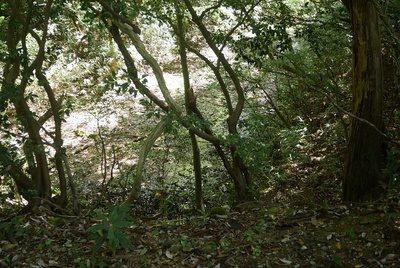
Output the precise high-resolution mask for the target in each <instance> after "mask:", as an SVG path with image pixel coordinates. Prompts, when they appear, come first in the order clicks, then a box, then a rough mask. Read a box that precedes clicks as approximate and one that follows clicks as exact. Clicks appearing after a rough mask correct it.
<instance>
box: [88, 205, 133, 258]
mask: <svg viewBox="0 0 400 268" xmlns="http://www.w3.org/2000/svg"><path fill="white" fill-rule="evenodd" d="M110 210H112V212H111V214H110V215H109V216H106V215H104V214H103V213H102V212H98V217H99V218H100V220H101V221H102V223H99V224H95V225H93V226H91V227H89V228H88V229H87V230H86V231H87V232H93V234H92V235H91V236H90V237H89V238H91V239H96V242H95V245H94V248H93V251H94V252H97V251H98V250H99V249H100V247H101V245H102V244H103V243H104V242H106V241H108V243H109V246H110V248H111V250H112V252H113V254H115V252H116V251H117V249H121V248H123V249H126V248H127V247H129V246H131V245H132V244H131V242H130V241H129V240H128V239H127V238H126V236H125V235H124V234H123V233H122V231H121V228H123V227H129V226H132V223H131V222H129V221H128V220H131V219H132V218H131V216H130V215H129V214H128V212H129V210H130V206H129V205H121V206H120V205H116V206H114V207H110Z"/></svg>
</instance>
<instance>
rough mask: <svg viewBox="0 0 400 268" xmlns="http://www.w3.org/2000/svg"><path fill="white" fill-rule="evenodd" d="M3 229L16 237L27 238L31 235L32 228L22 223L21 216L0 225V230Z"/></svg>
mask: <svg viewBox="0 0 400 268" xmlns="http://www.w3.org/2000/svg"><path fill="white" fill-rule="evenodd" d="M1 229H4V230H6V231H7V232H10V233H12V234H13V235H14V236H16V237H27V236H29V235H30V234H31V233H32V226H31V225H26V224H25V223H24V222H23V221H22V216H16V217H14V218H12V219H11V220H10V221H9V222H2V223H0V230H1Z"/></svg>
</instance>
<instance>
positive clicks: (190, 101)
mask: <svg viewBox="0 0 400 268" xmlns="http://www.w3.org/2000/svg"><path fill="white" fill-rule="evenodd" d="M174 5H175V12H176V18H177V22H178V35H177V36H178V44H179V54H180V57H181V66H182V75H183V81H184V89H185V108H186V113H187V114H188V115H189V114H194V111H196V110H198V109H197V105H196V97H195V95H194V92H193V89H192V88H191V86H190V78H189V68H188V63H187V55H186V46H185V32H184V28H183V22H182V14H181V10H180V7H179V6H178V3H177V1H174ZM189 136H190V141H191V144H192V154H193V157H192V159H193V171H194V177H195V198H196V201H195V203H196V208H197V209H199V210H204V204H203V193H202V175H201V156H200V148H199V144H198V142H197V137H196V135H195V133H194V132H193V131H191V130H189Z"/></svg>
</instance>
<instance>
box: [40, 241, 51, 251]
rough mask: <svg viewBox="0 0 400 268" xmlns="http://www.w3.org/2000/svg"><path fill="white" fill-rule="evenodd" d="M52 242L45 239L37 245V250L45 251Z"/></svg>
mask: <svg viewBox="0 0 400 268" xmlns="http://www.w3.org/2000/svg"><path fill="white" fill-rule="evenodd" d="M51 243H52V241H51V240H50V239H47V240H46V241H44V242H43V243H42V244H39V245H38V249H39V250H43V249H47V248H50V246H51Z"/></svg>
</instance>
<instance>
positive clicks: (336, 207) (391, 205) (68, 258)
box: [0, 197, 400, 267]
mask: <svg viewBox="0 0 400 268" xmlns="http://www.w3.org/2000/svg"><path fill="white" fill-rule="evenodd" d="M321 200H322V199H321ZM292 201H293V202H292ZM332 201H333V200H332ZM132 216H133V219H132V220H131V221H130V222H131V223H132V226H130V227H124V228H121V230H122V231H123V233H124V234H125V236H126V237H127V238H128V239H129V241H130V242H131V243H132V244H131V246H129V247H127V248H126V249H118V250H116V252H115V254H113V252H112V250H111V246H110V244H107V242H106V243H104V244H103V245H102V247H101V248H100V249H99V250H98V251H97V252H96V253H94V252H93V247H94V244H95V240H94V239H91V238H90V237H89V236H90V234H91V233H90V232H88V231H87V229H88V228H89V227H90V226H92V225H94V224H99V223H100V222H99V220H95V219H93V218H92V217H74V216H61V215H53V214H52V213H46V212H45V211H42V213H36V214H34V215H33V214H23V215H20V216H18V217H14V218H13V220H12V222H11V223H10V224H9V226H8V228H6V229H4V232H2V234H1V233H0V267H400V255H399V254H400V244H399V239H400V229H399V228H400V222H399V221H400V208H399V202H398V200H397V199H395V198H393V199H385V200H377V201H375V202H369V203H359V204H353V205H345V204H341V203H340V202H337V203H335V204H332V205H328V204H325V203H324V204H322V202H319V203H318V201H317V200H314V201H313V202H310V203H306V202H304V200H303V201H301V200H299V199H298V200H296V198H295V197H294V198H293V200H286V201H285V202H281V203H280V204H279V203H271V202H266V201H257V202H247V203H244V204H242V205H240V206H238V207H236V208H234V209H231V210H227V209H222V208H220V209H215V210H211V212H210V213H208V214H201V213H188V214H185V215H179V216H176V217H173V216H172V215H169V217H166V216H163V215H162V214H154V215H148V216H145V217H139V216H137V215H132ZM108 219H110V217H108ZM102 234H103V235H104V233H102Z"/></svg>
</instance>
